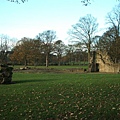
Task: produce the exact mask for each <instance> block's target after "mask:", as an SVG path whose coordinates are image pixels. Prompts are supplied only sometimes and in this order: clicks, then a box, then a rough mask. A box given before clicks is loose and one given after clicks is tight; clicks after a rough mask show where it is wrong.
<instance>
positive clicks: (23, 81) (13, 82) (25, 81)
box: [12, 79, 56, 84]
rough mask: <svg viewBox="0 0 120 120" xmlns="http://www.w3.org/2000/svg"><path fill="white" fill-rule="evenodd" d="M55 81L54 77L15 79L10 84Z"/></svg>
mask: <svg viewBox="0 0 120 120" xmlns="http://www.w3.org/2000/svg"><path fill="white" fill-rule="evenodd" d="M53 81H56V79H35V80H34V79H31V80H16V81H14V80H13V81H12V84H22V83H37V82H38V83H39V82H53Z"/></svg>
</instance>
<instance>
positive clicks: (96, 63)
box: [90, 51, 120, 73]
mask: <svg viewBox="0 0 120 120" xmlns="http://www.w3.org/2000/svg"><path fill="white" fill-rule="evenodd" d="M90 69H91V72H112V73H119V72H120V63H117V64H115V63H113V62H112V61H111V59H110V57H109V56H108V54H107V53H106V52H100V51H94V52H93V54H92V57H91V67H90Z"/></svg>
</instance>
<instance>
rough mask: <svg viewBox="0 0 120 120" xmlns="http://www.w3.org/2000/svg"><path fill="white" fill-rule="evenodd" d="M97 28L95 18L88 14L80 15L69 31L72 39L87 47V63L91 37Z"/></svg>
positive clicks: (91, 41) (92, 40)
mask: <svg viewBox="0 0 120 120" xmlns="http://www.w3.org/2000/svg"><path fill="white" fill-rule="evenodd" d="M97 28H98V23H97V20H96V19H95V18H94V17H92V16H91V15H90V14H88V15H86V16H85V17H81V18H80V19H79V21H78V23H76V24H75V25H73V26H72V29H71V30H70V32H69V35H70V36H71V37H72V39H73V41H74V40H75V41H76V40H78V41H79V42H81V43H82V44H83V45H85V47H86V48H87V51H88V63H90V53H91V45H92V43H93V42H94V39H93V37H94V36H95V33H96V31H97Z"/></svg>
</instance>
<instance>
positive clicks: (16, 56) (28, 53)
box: [10, 37, 41, 66]
mask: <svg viewBox="0 0 120 120" xmlns="http://www.w3.org/2000/svg"><path fill="white" fill-rule="evenodd" d="M40 45H41V43H40V41H39V40H34V39H29V38H25V37H24V38H22V39H21V40H20V41H18V43H17V45H16V46H15V47H14V48H13V54H12V55H11V56H10V59H11V61H13V62H19V63H21V62H23V63H24V65H25V66H27V65H28V63H31V64H34V65H36V64H37V62H38V60H40V57H41V50H40Z"/></svg>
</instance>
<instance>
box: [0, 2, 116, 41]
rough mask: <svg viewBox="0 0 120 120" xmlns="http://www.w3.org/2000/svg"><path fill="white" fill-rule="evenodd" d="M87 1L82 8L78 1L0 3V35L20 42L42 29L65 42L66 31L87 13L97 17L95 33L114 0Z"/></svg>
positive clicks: (102, 25)
mask: <svg viewBox="0 0 120 120" xmlns="http://www.w3.org/2000/svg"><path fill="white" fill-rule="evenodd" d="M91 2H92V4H91V5H89V6H87V7H86V6H83V4H82V3H81V0H28V2H26V3H24V4H22V3H21V4H16V3H11V2H8V1H7V0H0V34H5V35H8V36H10V37H11V38H13V37H14V38H17V39H19V40H20V39H21V38H23V37H30V38H35V36H36V35H38V33H40V32H43V31H44V30H55V31H56V33H57V39H61V40H63V41H64V42H65V43H67V42H68V39H67V37H68V35H67V32H68V30H69V29H70V28H71V25H73V24H75V23H77V21H78V20H79V18H80V17H84V16H86V14H91V15H92V16H94V17H95V18H97V22H98V23H99V30H101V29H102V30H103V29H104V28H105V17H106V15H107V13H108V12H110V11H111V10H112V9H113V7H114V6H115V5H117V4H118V2H116V0H91ZM101 32H102V31H101ZM99 33H100V31H99Z"/></svg>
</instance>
